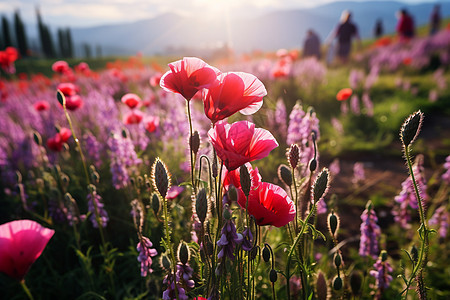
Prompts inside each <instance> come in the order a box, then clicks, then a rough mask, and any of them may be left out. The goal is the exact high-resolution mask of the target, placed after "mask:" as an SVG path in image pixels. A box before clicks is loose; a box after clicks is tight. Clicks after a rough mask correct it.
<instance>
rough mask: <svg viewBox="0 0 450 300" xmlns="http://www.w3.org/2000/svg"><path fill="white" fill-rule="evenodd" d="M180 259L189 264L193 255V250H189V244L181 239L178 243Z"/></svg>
mask: <svg viewBox="0 0 450 300" xmlns="http://www.w3.org/2000/svg"><path fill="white" fill-rule="evenodd" d="M177 255H178V260H179V261H180V262H181V263H182V264H183V265H185V264H187V263H188V262H189V258H190V256H191V252H190V251H189V246H188V245H187V244H186V243H185V242H184V241H181V242H180V244H179V245H178V253H177Z"/></svg>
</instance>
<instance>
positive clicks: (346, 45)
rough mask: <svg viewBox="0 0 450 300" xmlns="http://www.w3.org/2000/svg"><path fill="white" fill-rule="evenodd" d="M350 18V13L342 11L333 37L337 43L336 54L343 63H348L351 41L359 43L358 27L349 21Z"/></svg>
mask: <svg viewBox="0 0 450 300" xmlns="http://www.w3.org/2000/svg"><path fill="white" fill-rule="evenodd" d="M351 17H352V14H351V13H350V11H348V10H344V11H343V12H342V15H341V21H340V23H339V24H338V26H337V27H336V30H335V32H334V35H333V39H334V38H337V41H338V43H337V53H336V54H337V56H338V57H339V58H340V60H341V61H342V62H343V63H346V62H347V61H348V57H349V55H350V51H351V47H352V41H353V39H354V38H356V39H357V40H358V41H360V38H359V34H358V27H357V26H356V25H355V24H354V23H353V22H352V21H351Z"/></svg>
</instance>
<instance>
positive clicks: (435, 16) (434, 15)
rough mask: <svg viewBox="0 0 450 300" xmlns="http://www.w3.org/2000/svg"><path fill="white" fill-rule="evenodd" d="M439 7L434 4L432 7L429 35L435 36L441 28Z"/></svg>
mask: <svg viewBox="0 0 450 300" xmlns="http://www.w3.org/2000/svg"><path fill="white" fill-rule="evenodd" d="M440 10H441V6H440V5H439V4H436V5H435V6H434V7H433V11H432V12H431V16H430V35H433V34H435V33H436V32H438V31H439V29H440V27H441V20H442V18H441V12H440Z"/></svg>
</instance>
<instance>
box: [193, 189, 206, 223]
mask: <svg viewBox="0 0 450 300" xmlns="http://www.w3.org/2000/svg"><path fill="white" fill-rule="evenodd" d="M195 212H196V213H197V217H198V219H199V220H200V223H204V222H205V219H206V214H207V213H208V199H207V197H206V190H205V189H201V190H200V191H199V192H198V194H197V199H196V200H195Z"/></svg>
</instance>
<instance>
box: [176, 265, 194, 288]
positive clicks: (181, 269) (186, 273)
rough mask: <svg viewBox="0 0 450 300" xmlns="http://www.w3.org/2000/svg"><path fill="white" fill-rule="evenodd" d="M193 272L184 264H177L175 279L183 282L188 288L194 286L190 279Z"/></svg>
mask: <svg viewBox="0 0 450 300" xmlns="http://www.w3.org/2000/svg"><path fill="white" fill-rule="evenodd" d="M193 274H194V269H192V268H191V266H189V264H188V263H186V264H181V263H180V264H177V280H178V281H179V282H180V281H181V282H184V284H185V285H186V286H187V287H188V288H190V289H191V288H193V287H194V286H195V282H194V280H192V275H193Z"/></svg>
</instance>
